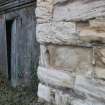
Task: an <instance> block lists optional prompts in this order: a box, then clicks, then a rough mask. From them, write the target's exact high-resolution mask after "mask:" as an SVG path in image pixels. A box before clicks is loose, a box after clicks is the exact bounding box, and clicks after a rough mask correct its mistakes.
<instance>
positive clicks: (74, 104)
mask: <svg viewBox="0 0 105 105" xmlns="http://www.w3.org/2000/svg"><path fill="white" fill-rule="evenodd" d="M71 105H105V104H104V103H103V102H99V101H96V100H95V101H92V100H88V99H87V100H80V99H74V100H73V101H71Z"/></svg>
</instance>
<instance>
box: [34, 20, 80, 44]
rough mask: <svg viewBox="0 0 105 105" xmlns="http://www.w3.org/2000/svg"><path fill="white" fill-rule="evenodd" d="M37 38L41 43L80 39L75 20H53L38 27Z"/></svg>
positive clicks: (68, 42) (67, 42)
mask: <svg viewBox="0 0 105 105" xmlns="http://www.w3.org/2000/svg"><path fill="white" fill-rule="evenodd" d="M36 34H37V40H38V42H40V43H53V44H70V43H76V42H77V40H78V39H79V37H78V35H77V32H76V25H75V23H73V22H51V23H45V24H39V25H37V27H36Z"/></svg>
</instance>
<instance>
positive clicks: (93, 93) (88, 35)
mask: <svg viewBox="0 0 105 105" xmlns="http://www.w3.org/2000/svg"><path fill="white" fill-rule="evenodd" d="M35 12H36V17H37V26H36V35H37V40H38V42H39V43H40V50H41V54H40V65H39V68H38V77H39V80H40V84H39V87H38V96H39V99H41V100H45V101H47V102H49V103H51V104H54V105H105V17H104V16H105V1H104V0H37V8H36V11H35Z"/></svg>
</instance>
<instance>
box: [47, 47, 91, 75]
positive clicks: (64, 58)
mask: <svg viewBox="0 0 105 105" xmlns="http://www.w3.org/2000/svg"><path fill="white" fill-rule="evenodd" d="M48 50H49V55H50V56H49V59H50V65H51V67H54V68H56V69H64V70H67V71H74V72H75V71H76V72H80V73H81V72H82V73H83V74H85V73H86V74H87V72H88V71H92V49H91V48H79V47H68V46H48Z"/></svg>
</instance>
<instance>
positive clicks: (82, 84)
mask: <svg viewBox="0 0 105 105" xmlns="http://www.w3.org/2000/svg"><path fill="white" fill-rule="evenodd" d="M74 89H75V90H78V91H80V92H81V93H84V95H85V96H87V97H88V98H89V97H90V98H89V99H92V98H93V99H95V100H97V101H98V102H104V104H105V82H104V81H103V82H102V81H97V80H94V79H90V78H86V77H84V76H79V75H78V76H77V77H76V81H75V86H74Z"/></svg>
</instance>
